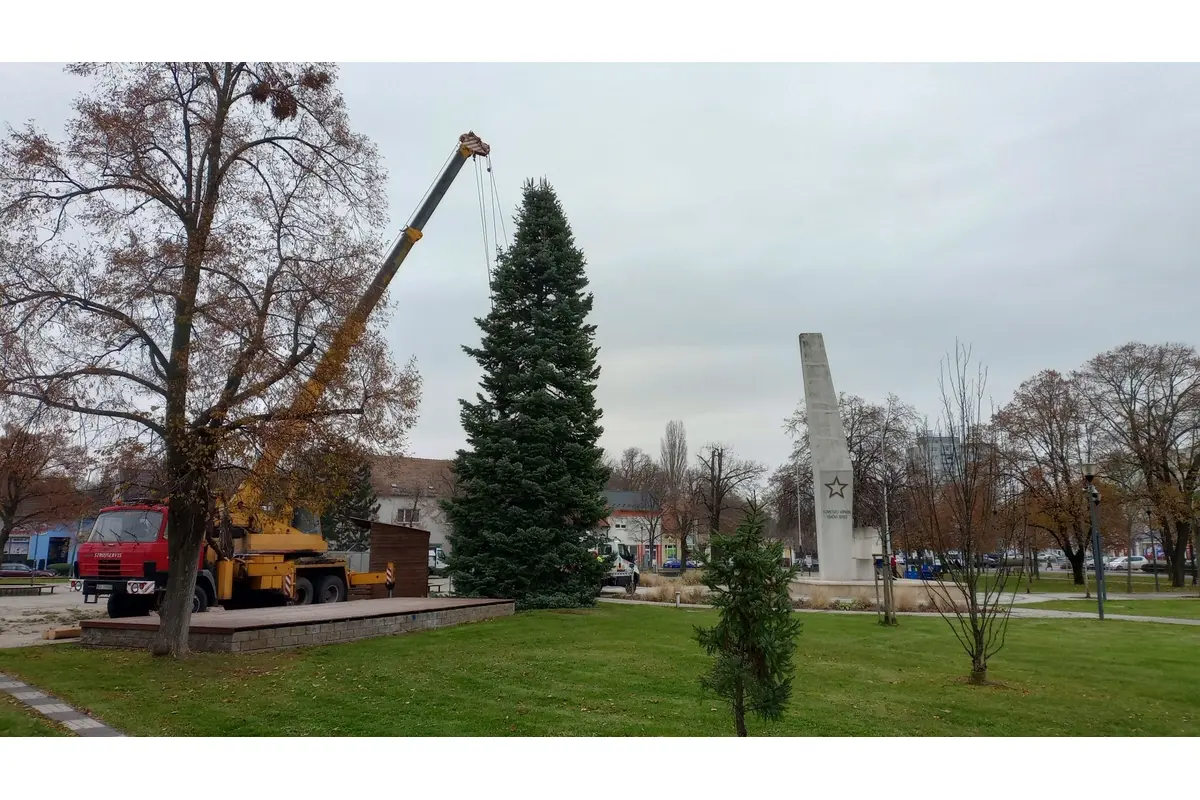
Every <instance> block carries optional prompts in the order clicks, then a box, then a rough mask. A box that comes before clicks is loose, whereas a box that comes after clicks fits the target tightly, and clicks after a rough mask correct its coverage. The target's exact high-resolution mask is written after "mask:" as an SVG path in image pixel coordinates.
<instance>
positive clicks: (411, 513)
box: [396, 508, 421, 525]
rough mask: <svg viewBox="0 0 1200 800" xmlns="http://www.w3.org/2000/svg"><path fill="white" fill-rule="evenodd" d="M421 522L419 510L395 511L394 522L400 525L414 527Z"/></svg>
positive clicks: (399, 509) (402, 509)
mask: <svg viewBox="0 0 1200 800" xmlns="http://www.w3.org/2000/svg"><path fill="white" fill-rule="evenodd" d="M420 521H421V509H419V508H398V509H396V522H398V523H400V524H401V525H415V524H416V523H418V522H420Z"/></svg>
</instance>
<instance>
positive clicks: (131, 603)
mask: <svg viewBox="0 0 1200 800" xmlns="http://www.w3.org/2000/svg"><path fill="white" fill-rule="evenodd" d="M153 607H154V598H152V597H142V596H139V595H128V594H110V595H109V596H108V618H109V619H122V618H124V617H144V616H146V615H147V614H149V613H150V610H151V609H152V608H153Z"/></svg>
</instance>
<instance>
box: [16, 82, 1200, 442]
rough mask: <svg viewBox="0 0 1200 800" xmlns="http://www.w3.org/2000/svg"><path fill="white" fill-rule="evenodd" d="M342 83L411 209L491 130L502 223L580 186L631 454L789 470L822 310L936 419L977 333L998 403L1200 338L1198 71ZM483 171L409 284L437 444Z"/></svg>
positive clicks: (847, 385) (56, 85) (43, 89)
mask: <svg viewBox="0 0 1200 800" xmlns="http://www.w3.org/2000/svg"><path fill="white" fill-rule="evenodd" d="M0 78H3V79H4V81H5V85H6V86H8V87H16V88H15V89H14V90H13V91H6V93H5V97H4V99H3V100H2V101H0V118H3V119H4V120H7V121H10V122H15V121H19V120H22V119H24V118H26V117H29V116H35V117H37V118H39V119H41V120H43V121H45V122H46V123H47V124H48V125H50V126H51V127H55V126H57V125H60V124H61V120H62V119H64V118H65V117H66V114H67V111H68V103H69V101H70V98H71V97H72V95H73V93H74V92H75V91H77V90H78V87H79V86H80V84H79V83H78V82H77V81H76V80H75V79H73V78H70V77H67V76H61V75H59V74H57V68H55V67H46V66H40V65H39V66H28V67H27V66H21V65H5V66H3V67H0ZM342 86H343V88H344V90H345V92H346V96H347V102H348V104H349V107H350V111H351V118H352V120H353V121H354V123H355V124H356V125H357V126H358V128H359V129H360V130H362V131H363V132H364V133H366V134H368V135H370V136H371V137H372V138H373V139H375V141H376V142H377V143H378V144H379V147H380V150H381V152H382V154H383V155H384V157H385V158H386V162H387V166H388V168H389V171H390V176H391V180H390V182H389V187H390V189H389V194H390V200H391V205H392V210H393V216H394V225H395V226H397V227H398V226H399V224H400V223H401V221H402V218H403V217H404V215H405V214H406V213H407V212H408V211H409V210H410V209H411V208H412V207H413V205H414V204H415V203H416V201H417V199H418V198H419V196H420V194H421V192H422V191H423V189H424V188H425V186H426V185H427V184H428V183H429V181H430V180H431V179H432V178H433V176H434V174H435V172H436V170H437V168H438V166H439V165H440V164H441V163H442V161H443V159H444V158H445V156H446V155H447V154H448V152H449V150H450V148H451V146H452V145H453V143H454V141H455V139H456V137H457V136H458V134H460V133H462V132H463V131H465V130H467V129H474V130H475V131H476V132H477V133H479V134H480V135H482V136H483V137H484V138H485V140H487V141H488V142H490V143H491V144H492V146H493V161H494V164H495V168H496V173H495V174H496V178H497V181H498V187H499V191H500V196H501V199H502V200H503V201H504V202H506V203H508V204H509V206H508V207H507V210H506V212H505V214H506V217H508V216H511V213H512V207H511V206H512V204H513V203H514V202H516V200H517V199H518V198H519V187H520V182H521V180H522V179H524V178H526V177H533V176H542V175H545V176H546V177H548V178H549V179H550V180H551V182H552V183H553V184H554V185H555V187H556V188H557V189H558V191H559V194H560V197H561V199H562V201H563V204H564V206H565V208H566V211H567V214H568V216H569V218H570V219H571V222H572V224H573V227H574V230H575V234H576V237H577V240H578V243H579V245H580V246H581V247H582V248H583V249H584V251H585V252H586V254H587V256H588V261H589V264H590V273H589V274H590V276H591V280H592V288H593V291H594V292H595V294H596V310H595V314H594V321H595V323H596V324H597V325H598V326H599V328H598V343H599V344H600V347H601V363H602V366H603V373H602V376H601V384H600V388H599V397H600V399H601V402H602V404H603V406H604V409H605V420H604V425H605V428H606V433H605V437H604V441H603V443H604V444H605V446H606V447H609V448H610V449H613V450H620V449H621V448H623V447H625V446H628V445H638V446H641V447H644V448H647V449H650V450H652V451H653V450H655V449H656V448H657V442H658V437H659V436H660V435H661V431H662V427H663V425H664V423H665V422H666V421H667V420H668V419H671V418H679V419H683V420H684V421H685V422H686V423H687V424H688V428H689V432H690V434H691V439H692V443H693V448H695V447H696V446H698V445H699V444H702V443H703V442H704V441H706V440H710V439H721V440H725V441H727V442H729V443H731V444H733V445H734V446H735V448H736V449H737V450H738V451H739V452H741V453H742V454H744V455H747V456H750V457H754V458H758V459H761V460H764V461H767V462H770V463H777V462H778V461H780V460H781V459H782V458H783V457H784V456H785V455H786V453H787V451H788V449H789V443H788V442H787V440H786V439H785V438H784V436H783V434H782V431H781V421H782V419H783V417H784V416H786V415H787V414H788V413H789V412H790V411H791V409H792V408H793V407H794V406H795V403H796V401H797V400H798V399H799V397H800V386H801V383H800V364H799V353H798V347H797V344H796V335H797V334H798V333H800V332H802V331H809V330H815V331H821V332H823V333H824V334H825V336H826V342H827V346H828V348H829V354H830V358H831V366H832V369H833V374H834V379H835V381H836V382H837V385H838V388H839V389H843V390H845V391H850V392H854V393H857V394H861V395H864V396H867V397H876V398H877V397H882V396H883V395H884V394H886V393H887V392H888V391H894V392H896V393H897V394H899V395H900V396H901V397H902V398H904V399H906V400H908V401H910V402H913V403H915V404H916V405H917V406H918V407H919V408H920V409H922V410H923V411H925V412H927V413H929V414H931V415H935V414H936V413H937V411H938V396H937V377H938V363H939V359H940V358H941V357H942V356H943V355H944V353H945V352H946V351H948V350H950V349H951V348H953V346H954V340H955V337H960V338H962V339H964V340H967V341H969V342H972V343H973V344H974V347H975V353H976V356H977V357H978V358H979V359H980V360H981V361H982V362H983V363H985V364H986V365H987V366H988V367H989V370H990V385H991V389H992V394H993V395H994V397H995V398H996V400H997V401H1003V400H1004V399H1006V398H1007V396H1008V394H1009V393H1010V392H1011V390H1012V389H1013V388H1014V387H1015V386H1016V385H1017V383H1019V382H1020V381H1021V380H1023V379H1024V378H1026V377H1029V376H1031V375H1032V374H1033V373H1034V372H1036V371H1037V370H1039V369H1042V368H1045V367H1054V368H1058V369H1064V370H1065V369H1071V368H1073V367H1075V366H1077V365H1078V364H1080V363H1081V362H1082V361H1084V360H1085V359H1087V358H1088V357H1090V356H1091V355H1093V354H1094V353H1096V352H1098V351H1100V350H1102V349H1105V348H1108V347H1112V346H1115V345H1118V344H1120V343H1122V342H1124V341H1127V340H1130V339H1143V340H1148V341H1156V340H1166V339H1173V340H1191V341H1195V339H1196V332H1197V325H1196V322H1195V319H1196V317H1195V298H1196V297H1197V296H1198V295H1200V277H1197V276H1198V275H1200V272H1198V271H1197V269H1196V268H1195V264H1194V260H1193V257H1192V254H1193V253H1195V252H1197V250H1198V249H1200V248H1198V245H1200V226H1196V225H1195V224H1194V222H1193V220H1192V217H1194V213H1195V212H1194V209H1195V208H1196V207H1197V200H1198V199H1200V198H1198V197H1197V194H1198V193H1200V162H1198V160H1197V158H1196V157H1195V155H1194V152H1195V146H1194V142H1195V141H1196V139H1197V133H1198V132H1200V113H1197V112H1196V111H1195V110H1194V108H1193V107H1194V101H1193V98H1194V97H1195V94H1196V90H1197V88H1198V86H1200V71H1198V69H1197V67H1194V66H1190V65H1180V66H1173V65H1163V66H1158V65H1098V66H1086V65H961V66H959V65H897V66H883V65H846V66H842V65H811V66H805V65H781V66H769V65H740V66H721V65H678V66H676V65H486V64H485V65H362V64H356V65H350V66H346V67H344V68H343V72H342ZM474 180H475V176H474V174H473V170H472V168H471V167H468V168H467V169H466V170H464V172H463V173H462V175H461V177H460V179H459V183H458V184H457V185H456V186H455V187H454V189H453V190H452V192H451V194H450V195H449V196H448V197H447V199H446V202H445V203H444V205H443V206H442V208H440V209H439V211H438V213H437V215H436V216H435V217H434V219H433V221H432V222H431V223H430V224H429V226H428V227H427V229H426V236H425V238H424V239H423V240H422V241H421V242H420V243H419V244H418V245H417V247H416V249H415V250H414V251H413V255H412V257H411V259H410V260H409V262H408V263H407V264H406V265H405V267H404V270H403V271H402V273H401V275H400V276H399V277H398V278H397V281H396V283H395V284H394V286H393V289H392V292H391V299H392V318H391V323H390V328H389V332H390V337H391V340H392V343H393V346H394V347H395V349H396V354H397V356H398V357H400V358H405V357H407V355H408V354H410V353H415V354H416V355H417V356H418V359H419V364H420V367H421V371H422V373H423V374H424V376H425V380H426V384H425V394H424V403H423V408H422V418H421V422H420V424H419V425H418V427H417V429H416V430H415V431H414V432H413V436H412V445H413V451H414V452H415V453H416V454H418V455H424V456H446V455H449V454H450V453H451V452H452V451H453V450H454V448H455V447H457V446H460V445H461V443H462V435H461V431H460V429H459V427H458V403H457V399H458V398H460V397H470V396H473V394H474V392H475V390H476V381H477V379H478V375H477V371H476V368H475V365H474V363H473V362H472V361H471V360H470V359H469V358H468V357H467V356H466V355H465V354H463V353H462V351H461V349H460V346H461V345H462V344H464V343H475V342H476V341H478V337H479V333H478V329H477V328H476V327H475V326H474V324H473V321H472V319H473V317H474V316H477V315H480V314H483V313H486V310H487V286H486V276H485V265H484V261H485V254H484V250H483V244H482V234H481V231H480V222H479V212H478V209H477V207H476V199H475V192H474V186H473V182H474ZM508 227H509V231H510V232H511V227H512V226H511V222H509V223H508Z"/></svg>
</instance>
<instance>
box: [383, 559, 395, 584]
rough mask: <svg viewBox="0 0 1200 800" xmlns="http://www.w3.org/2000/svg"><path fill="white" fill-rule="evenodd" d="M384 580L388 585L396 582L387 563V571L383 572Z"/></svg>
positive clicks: (390, 566)
mask: <svg viewBox="0 0 1200 800" xmlns="http://www.w3.org/2000/svg"><path fill="white" fill-rule="evenodd" d="M384 580H385V581H386V583H387V585H388V586H392V585H394V584H395V583H396V578H395V575H394V574H393V573H392V565H391V564H388V565H387V572H385V573H384Z"/></svg>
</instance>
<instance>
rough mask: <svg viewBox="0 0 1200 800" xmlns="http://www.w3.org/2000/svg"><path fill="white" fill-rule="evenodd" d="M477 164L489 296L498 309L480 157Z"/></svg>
mask: <svg viewBox="0 0 1200 800" xmlns="http://www.w3.org/2000/svg"><path fill="white" fill-rule="evenodd" d="M471 160H472V161H473V162H474V164H475V199H476V200H477V201H478V203H479V228H480V230H481V231H482V232H483V265H484V268H485V269H486V270H487V279H488V298H489V300H490V301H491V304H492V310H493V311H495V309H496V299H495V293H496V291H495V290H496V284H495V279H494V275H493V273H492V243H491V241H489V240H488V229H487V201H486V200H485V199H484V192H483V173H482V172H481V171H480V169H479V159H477V158H473V159H471Z"/></svg>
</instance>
